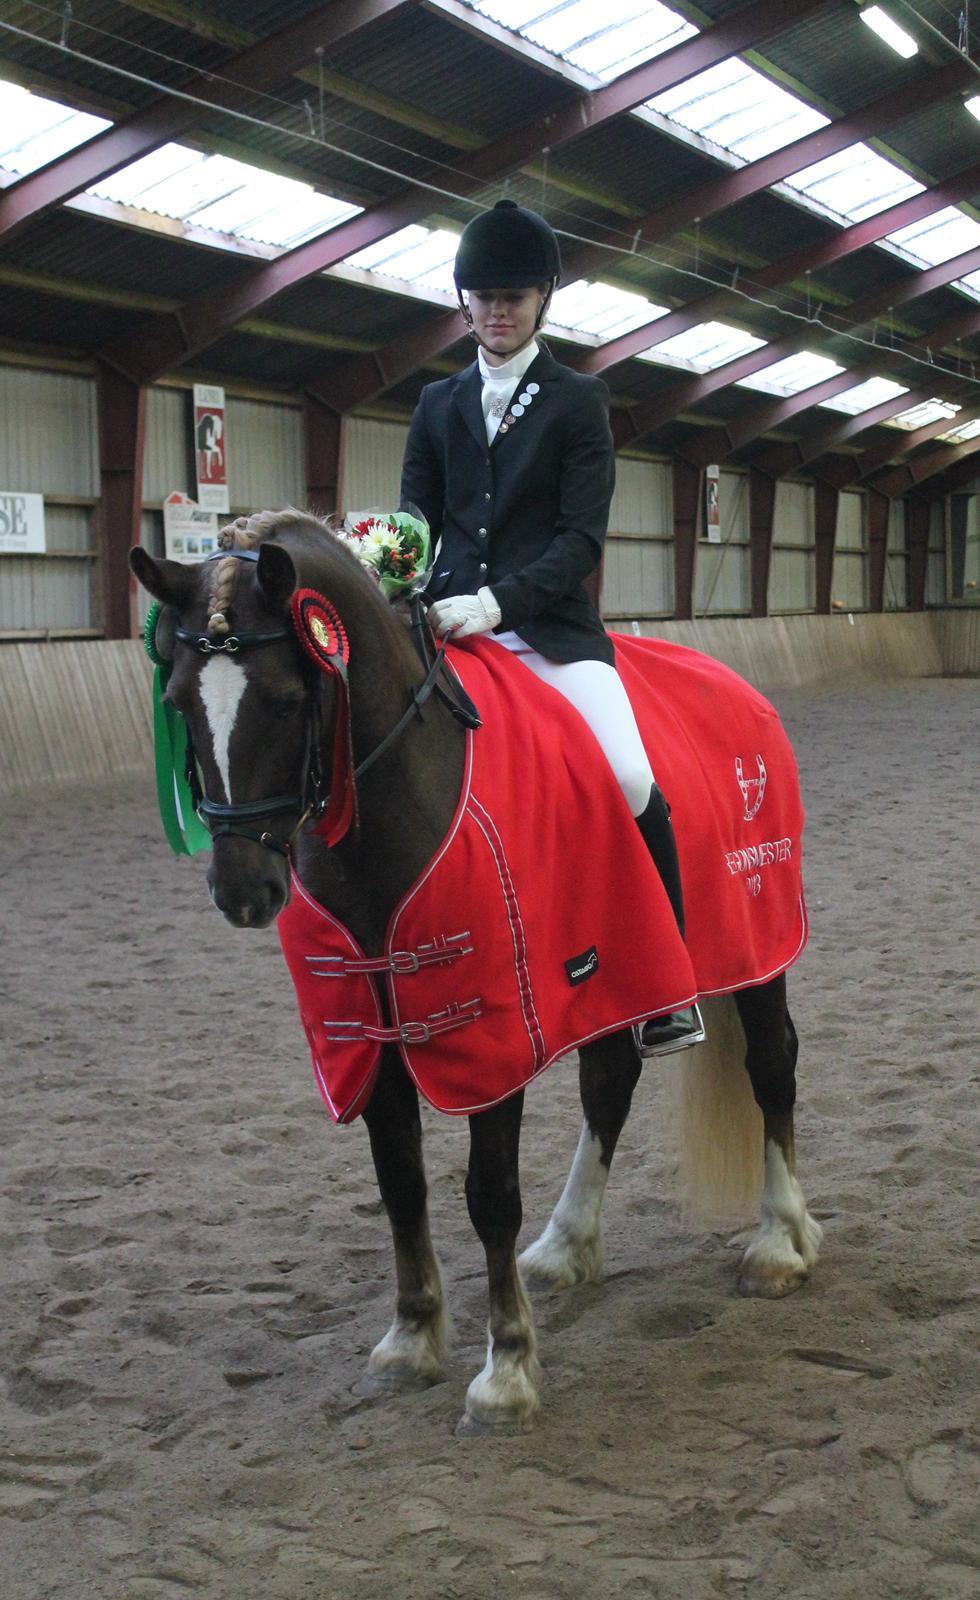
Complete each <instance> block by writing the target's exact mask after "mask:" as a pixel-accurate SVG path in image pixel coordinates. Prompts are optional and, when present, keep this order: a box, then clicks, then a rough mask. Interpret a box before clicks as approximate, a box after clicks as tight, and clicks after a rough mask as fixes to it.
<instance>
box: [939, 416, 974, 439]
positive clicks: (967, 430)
mask: <svg viewBox="0 0 980 1600" xmlns="http://www.w3.org/2000/svg"><path fill="white" fill-rule="evenodd" d="M978 433H980V418H977V420H976V421H975V422H964V424H963V426H962V427H961V428H951V429H950V431H949V433H941V434H939V435H938V437H939V438H940V439H944V440H945V441H946V443H947V444H965V443H966V441H967V439H975V438H976V436H977V434H978Z"/></svg>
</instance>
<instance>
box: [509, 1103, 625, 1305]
mask: <svg viewBox="0 0 980 1600" xmlns="http://www.w3.org/2000/svg"><path fill="white" fill-rule="evenodd" d="M608 1181H609V1168H608V1167H607V1166H606V1164H605V1163H604V1161H603V1160H602V1143H601V1141H600V1139H599V1138H598V1136H597V1135H596V1134H593V1133H590V1132H589V1126H588V1123H583V1124H582V1132H581V1135H580V1137H579V1142H578V1149H577V1150H576V1152H575V1159H574V1161H573V1162H572V1166H571V1170H570V1171H569V1174H568V1178H567V1179H566V1182H565V1187H564V1189H563V1190H562V1194H561V1199H560V1200H559V1201H558V1204H557V1205H556V1207H555V1209H554V1212H553V1213H552V1216H551V1221H550V1222H549V1223H548V1226H547V1227H546V1228H545V1230H544V1233H542V1235H541V1237H540V1238H539V1239H536V1240H535V1241H534V1243H533V1244H531V1245H528V1247H527V1249H526V1250H525V1251H524V1252H523V1254H522V1255H521V1257H520V1259H519V1265H520V1268H521V1271H522V1272H523V1274H524V1276H525V1278H526V1279H527V1280H528V1282H530V1283H541V1284H544V1285H547V1286H548V1288H551V1289H569V1288H571V1287H572V1285H573V1284H576V1283H595V1282H596V1281H597V1280H598V1279H599V1278H600V1277H601V1275H602V1230H601V1223H600V1215H601V1211H602V1200H603V1196H604V1195H605V1192H606V1184H607V1182H608Z"/></svg>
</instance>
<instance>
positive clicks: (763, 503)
mask: <svg viewBox="0 0 980 1600" xmlns="http://www.w3.org/2000/svg"><path fill="white" fill-rule="evenodd" d="M775 510H776V480H775V478H770V476H769V474H768V473H767V472H760V471H759V469H758V467H750V468H749V546H750V548H749V560H750V563H751V585H752V615H753V616H754V617H767V616H768V615H769V568H770V566H771V565H772V525H773V517H774V514H775Z"/></svg>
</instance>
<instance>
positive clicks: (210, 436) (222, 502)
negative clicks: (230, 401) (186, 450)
mask: <svg viewBox="0 0 980 1600" xmlns="http://www.w3.org/2000/svg"><path fill="white" fill-rule="evenodd" d="M225 444H226V440H225V391H224V389H220V388H218V386H217V385H216V384H213V383H195V385H194V458H195V460H196V462H197V501H198V505H199V506H201V508H202V510H204V511H227V510H228V462H227V458H226V455H225Z"/></svg>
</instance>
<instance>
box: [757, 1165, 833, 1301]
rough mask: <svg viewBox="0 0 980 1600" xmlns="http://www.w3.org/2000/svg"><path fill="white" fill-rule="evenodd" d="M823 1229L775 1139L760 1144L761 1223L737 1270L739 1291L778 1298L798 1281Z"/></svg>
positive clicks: (814, 1256) (813, 1255)
mask: <svg viewBox="0 0 980 1600" xmlns="http://www.w3.org/2000/svg"><path fill="white" fill-rule="evenodd" d="M822 1237H823V1229H822V1228H821V1226H820V1224H819V1222H815V1221H814V1219H813V1217H811V1216H810V1214H809V1212H808V1211H807V1208H806V1201H805V1200H804V1198H803V1190H802V1189H801V1188H800V1185H799V1183H798V1181H797V1179H796V1178H795V1177H794V1176H793V1174H792V1173H791V1172H790V1170H789V1168H788V1166H787V1164H786V1158H785V1156H784V1155H783V1152H782V1151H781V1150H780V1148H779V1145H778V1144H777V1143H776V1141H775V1139H770V1140H769V1141H768V1142H767V1144H766V1182H765V1189H764V1191H763V1195H762V1222H761V1225H760V1227H759V1229H758V1231H757V1232H756V1233H755V1234H754V1236H753V1238H752V1239H751V1241H750V1243H749V1246H748V1249H747V1250H746V1252H745V1255H744V1256H743V1257H742V1264H741V1268H740V1272H739V1283H738V1287H739V1291H740V1293H742V1294H745V1295H762V1296H765V1297H766V1298H769V1299H778V1298H779V1297H780V1296H781V1295H785V1294H791V1293H792V1291H793V1290H794V1289H798V1288H799V1287H800V1284H801V1283H804V1282H805V1280H806V1278H807V1276H808V1274H809V1271H810V1268H811V1267H812V1266H813V1265H814V1263H815V1262H816V1260H817V1256H818V1254H819V1252H820V1241H821V1239H822Z"/></svg>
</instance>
